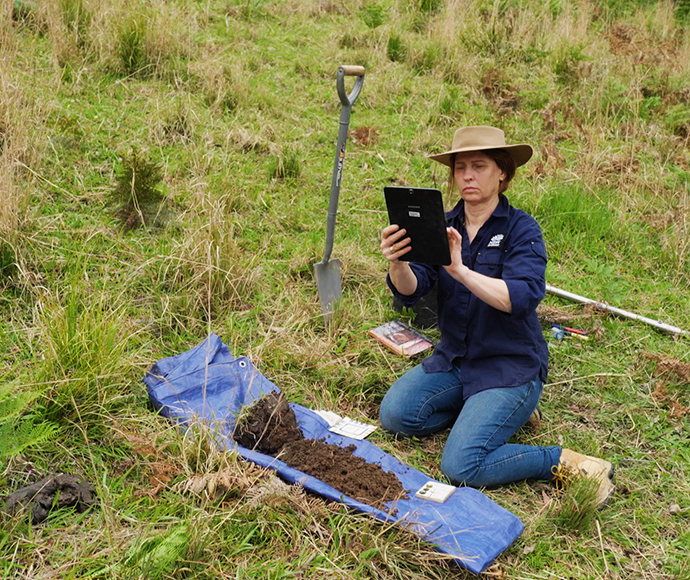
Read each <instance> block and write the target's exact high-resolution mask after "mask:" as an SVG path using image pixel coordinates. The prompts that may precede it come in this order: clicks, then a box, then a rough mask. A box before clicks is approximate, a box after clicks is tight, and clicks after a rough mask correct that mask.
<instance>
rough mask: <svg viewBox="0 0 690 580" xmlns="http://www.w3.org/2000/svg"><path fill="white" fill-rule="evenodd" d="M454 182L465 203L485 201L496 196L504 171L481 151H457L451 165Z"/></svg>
mask: <svg viewBox="0 0 690 580" xmlns="http://www.w3.org/2000/svg"><path fill="white" fill-rule="evenodd" d="M453 176H454V177H455V183H456V184H457V186H458V189H459V190H460V195H461V196H462V199H464V200H465V203H468V204H482V203H487V202H488V201H490V200H491V199H492V198H494V197H498V188H499V186H500V184H501V181H502V180H503V179H505V173H504V172H503V171H501V170H500V169H499V168H498V165H496V162H495V161H494V160H493V159H491V157H489V156H488V155H486V154H485V153H482V152H481V151H470V152H467V153H458V154H457V155H456V156H455V165H454V167H453Z"/></svg>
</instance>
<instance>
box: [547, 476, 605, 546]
mask: <svg viewBox="0 0 690 580" xmlns="http://www.w3.org/2000/svg"><path fill="white" fill-rule="evenodd" d="M598 489H599V483H598V482H597V481H596V480H595V479H592V478H588V477H583V476H581V475H575V476H573V477H572V478H571V479H570V480H569V482H568V485H567V487H566V488H565V490H563V491H562V495H561V497H560V498H559V499H558V500H557V501H556V503H555V506H554V507H553V508H552V509H551V512H550V517H551V518H552V519H553V521H554V523H555V524H556V525H557V526H558V527H560V528H562V529H563V530H566V531H568V532H576V533H585V532H587V531H589V530H590V528H591V526H592V523H593V522H594V520H595V518H596V514H597V510H598V509H599V504H598V503H597V491H598Z"/></svg>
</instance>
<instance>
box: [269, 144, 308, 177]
mask: <svg viewBox="0 0 690 580" xmlns="http://www.w3.org/2000/svg"><path fill="white" fill-rule="evenodd" d="M301 173H302V167H301V164H300V160H299V155H298V153H297V151H295V150H292V149H287V150H285V151H283V152H282V153H281V154H280V155H278V156H276V157H273V159H272V160H271V162H270V164H269V166H268V176H269V177H270V178H271V179H295V178H297V177H299V176H300V175H301Z"/></svg>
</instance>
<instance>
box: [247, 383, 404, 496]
mask: <svg viewBox="0 0 690 580" xmlns="http://www.w3.org/2000/svg"><path fill="white" fill-rule="evenodd" d="M233 439H234V440H235V441H237V442H238V443H239V444H240V445H242V447H246V448H247V449H256V450H258V451H261V452H262V453H266V454H267V455H272V456H274V457H278V458H279V459H280V460H281V461H283V462H284V463H286V464H287V465H289V466H290V467H292V468H294V469H298V470H299V471H301V472H303V473H306V474H308V475H311V476H313V477H315V478H317V479H319V480H321V481H323V482H324V483H326V484H328V485H330V486H331V487H333V488H335V489H337V490H338V491H341V492H343V493H344V494H345V495H347V496H348V497H351V498H353V499H355V500H357V501H361V502H362V503H366V504H368V505H371V506H374V507H376V508H379V509H386V508H385V506H384V504H385V503H386V502H389V501H393V500H396V499H400V498H406V497H407V495H406V491H407V490H405V489H404V488H403V486H402V484H401V483H400V480H399V479H398V478H397V477H396V475H395V474H394V473H392V472H390V471H384V470H383V468H382V467H381V466H380V465H376V464H374V463H368V462H367V461H366V460H364V459H362V458H361V457H356V456H355V455H353V452H354V451H355V449H356V447H355V446H354V445H350V446H348V447H345V448H343V447H339V446H338V445H331V444H328V443H326V442H325V441H323V440H321V439H305V438H304V436H303V435H302V432H301V431H300V430H299V428H298V427H297V418H296V417H295V412H294V411H293V410H292V409H290V407H289V406H288V403H287V400H286V399H285V396H284V395H283V394H282V393H280V394H276V393H271V394H270V395H268V396H266V397H263V398H261V399H259V400H258V401H257V402H256V403H254V404H253V405H251V406H249V407H245V408H244V409H243V410H242V413H241V414H240V419H239V420H238V425H237V427H236V429H235V433H234V435H233Z"/></svg>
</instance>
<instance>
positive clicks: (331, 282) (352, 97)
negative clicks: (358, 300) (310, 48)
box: [314, 66, 364, 325]
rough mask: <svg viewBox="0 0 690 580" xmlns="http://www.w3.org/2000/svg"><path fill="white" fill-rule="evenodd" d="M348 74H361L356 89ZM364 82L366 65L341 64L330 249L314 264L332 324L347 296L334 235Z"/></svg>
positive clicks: (328, 236)
mask: <svg viewBox="0 0 690 580" xmlns="http://www.w3.org/2000/svg"><path fill="white" fill-rule="evenodd" d="M345 77H357V80H356V81H355V86H354V88H353V89H352V92H351V93H350V94H349V95H348V94H347V93H346V92H345ZM363 84H364V67H363V66H341V67H339V68H338V77H337V81H336V86H337V87H338V96H339V97H340V103H341V104H342V110H341V113H340V130H339V131H338V145H337V147H336V150H335V164H334V165H333V178H332V180H331V199H330V202H329V204H328V226H327V229H326V252H325V254H324V256H323V260H321V261H320V262H318V263H317V264H314V275H315V277H316V287H317V289H318V291H319V301H320V302H321V311H322V312H323V321H324V323H325V324H326V325H328V324H329V323H330V321H331V315H332V314H333V309H334V307H335V305H336V304H337V303H338V302H339V301H340V299H341V298H342V296H343V293H342V288H341V286H340V260H338V259H335V260H331V259H330V257H331V251H332V250H333V234H334V232H335V216H336V215H337V213H338V195H339V193H340V181H341V178H342V176H343V161H344V160H345V143H346V142H347V128H348V126H349V124H350V112H351V111H352V105H354V104H355V101H356V100H357V97H358V96H359V92H360V91H361V90H362V85H363Z"/></svg>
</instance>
